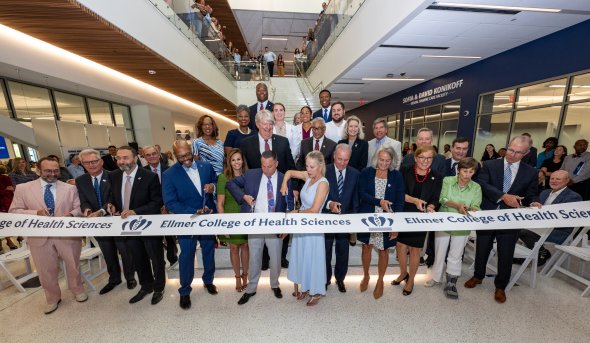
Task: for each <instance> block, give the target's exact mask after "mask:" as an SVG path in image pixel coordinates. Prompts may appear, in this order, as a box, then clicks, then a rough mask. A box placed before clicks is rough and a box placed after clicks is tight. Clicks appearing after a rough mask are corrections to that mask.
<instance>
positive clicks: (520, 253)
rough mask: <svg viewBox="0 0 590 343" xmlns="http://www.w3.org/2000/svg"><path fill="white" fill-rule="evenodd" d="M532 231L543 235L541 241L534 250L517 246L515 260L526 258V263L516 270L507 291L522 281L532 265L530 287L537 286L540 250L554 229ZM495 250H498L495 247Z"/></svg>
mask: <svg viewBox="0 0 590 343" xmlns="http://www.w3.org/2000/svg"><path fill="white" fill-rule="evenodd" d="M532 231H535V232H537V233H538V234H540V235H541V237H540V238H539V240H538V241H537V242H536V243H535V245H534V246H533V248H532V249H529V248H527V247H526V246H524V245H521V244H516V247H515V249H514V257H515V258H524V262H523V263H522V264H521V265H520V268H518V269H517V270H516V273H514V275H512V276H511V277H510V282H508V285H507V286H506V291H509V290H510V289H511V288H512V287H513V286H514V284H516V282H517V281H518V279H520V277H521V276H522V274H523V273H524V271H525V270H526V268H527V267H528V266H529V264H530V265H531V280H530V286H531V288H535V287H536V286H537V266H538V264H539V249H541V247H542V246H543V243H545V241H546V240H547V238H548V237H549V235H550V234H551V232H552V231H553V228H546V229H534V230H532ZM494 248H496V247H495V246H494Z"/></svg>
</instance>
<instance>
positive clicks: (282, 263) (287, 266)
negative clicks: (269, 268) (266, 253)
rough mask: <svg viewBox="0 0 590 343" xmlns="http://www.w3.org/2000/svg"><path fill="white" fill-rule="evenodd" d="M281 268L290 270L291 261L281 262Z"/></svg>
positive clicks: (284, 260)
mask: <svg viewBox="0 0 590 343" xmlns="http://www.w3.org/2000/svg"><path fill="white" fill-rule="evenodd" d="M281 268H289V261H288V260H287V259H286V258H284V259H282V260H281Z"/></svg>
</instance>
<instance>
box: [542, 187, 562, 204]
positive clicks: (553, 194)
mask: <svg viewBox="0 0 590 343" xmlns="http://www.w3.org/2000/svg"><path fill="white" fill-rule="evenodd" d="M564 189H566V187H563V188H562V189H560V190H558V191H555V192H554V191H551V193H549V196H548V197H547V199H545V203H544V204H543V205H551V204H553V202H554V201H555V199H556V198H557V197H558V196H559V195H560V194H561V192H563V190H564Z"/></svg>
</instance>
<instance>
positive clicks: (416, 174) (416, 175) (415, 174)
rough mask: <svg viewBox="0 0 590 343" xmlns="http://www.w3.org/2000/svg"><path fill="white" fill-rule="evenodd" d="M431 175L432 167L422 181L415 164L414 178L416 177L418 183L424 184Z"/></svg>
mask: <svg viewBox="0 0 590 343" xmlns="http://www.w3.org/2000/svg"><path fill="white" fill-rule="evenodd" d="M429 173H430V167H428V169H427V170H426V174H425V175H424V176H423V177H422V179H421V180H420V175H418V171H417V170H416V165H415V164H414V176H415V177H416V182H418V183H424V181H426V178H427V177H428V174H429Z"/></svg>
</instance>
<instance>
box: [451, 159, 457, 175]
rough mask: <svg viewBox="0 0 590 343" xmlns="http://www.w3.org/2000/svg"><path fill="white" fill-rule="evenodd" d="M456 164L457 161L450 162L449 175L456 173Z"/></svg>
mask: <svg viewBox="0 0 590 343" xmlns="http://www.w3.org/2000/svg"><path fill="white" fill-rule="evenodd" d="M456 166H457V162H453V163H452V164H451V175H453V176H455V175H457V170H455V167H456Z"/></svg>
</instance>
